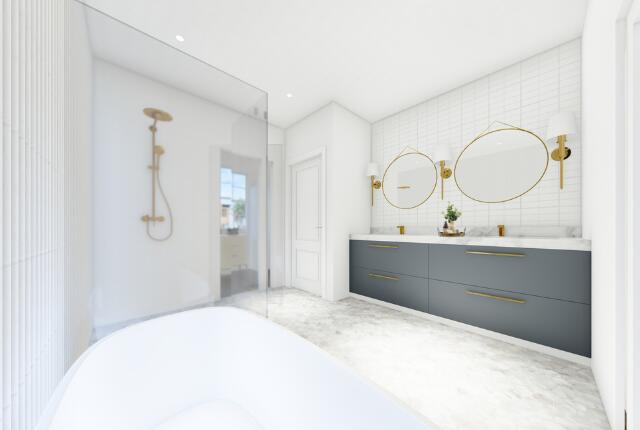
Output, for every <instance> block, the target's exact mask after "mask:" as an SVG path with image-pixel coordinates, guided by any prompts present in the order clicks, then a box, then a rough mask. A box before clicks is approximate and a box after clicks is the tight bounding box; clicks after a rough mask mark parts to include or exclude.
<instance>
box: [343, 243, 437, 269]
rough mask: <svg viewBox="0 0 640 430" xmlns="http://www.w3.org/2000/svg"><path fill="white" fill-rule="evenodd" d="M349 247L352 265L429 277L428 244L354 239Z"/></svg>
mask: <svg viewBox="0 0 640 430" xmlns="http://www.w3.org/2000/svg"><path fill="white" fill-rule="evenodd" d="M349 247H350V250H349V256H350V259H351V261H350V264H351V266H357V267H368V268H371V269H376V270H383V271H387V272H392V273H400V274H404V275H410V276H419V277H422V278H426V277H427V271H428V270H427V264H426V262H427V261H428V259H429V247H428V245H427V244H424V243H405V242H369V241H364V240H352V241H350V243H349Z"/></svg>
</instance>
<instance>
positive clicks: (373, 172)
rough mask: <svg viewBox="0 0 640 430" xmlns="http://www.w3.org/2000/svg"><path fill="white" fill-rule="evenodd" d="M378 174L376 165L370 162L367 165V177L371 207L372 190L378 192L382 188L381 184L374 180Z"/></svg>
mask: <svg viewBox="0 0 640 430" xmlns="http://www.w3.org/2000/svg"><path fill="white" fill-rule="evenodd" d="M379 174H380V171H379V170H378V163H373V162H371V163H369V165H367V176H369V177H370V178H371V207H373V190H379V189H380V187H382V182H380V180H379V179H376V176H378V175H379Z"/></svg>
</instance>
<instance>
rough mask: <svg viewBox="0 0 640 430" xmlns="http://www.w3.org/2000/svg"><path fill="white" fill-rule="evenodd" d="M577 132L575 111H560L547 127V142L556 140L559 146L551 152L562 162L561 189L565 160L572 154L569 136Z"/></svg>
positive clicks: (555, 159) (562, 186)
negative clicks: (568, 140) (568, 142)
mask: <svg viewBox="0 0 640 430" xmlns="http://www.w3.org/2000/svg"><path fill="white" fill-rule="evenodd" d="M576 132H577V127H576V118H575V116H574V115H573V112H559V113H557V114H555V115H554V116H552V117H551V119H550V120H549V126H548V127H547V142H552V141H554V140H555V141H556V142H557V143H558V147H557V148H556V149H554V150H553V151H552V152H551V159H552V160H554V161H558V162H560V189H561V190H562V189H563V188H564V160H566V159H567V158H569V157H570V156H571V149H570V148H568V147H567V145H566V143H567V136H570V135H575V134H576Z"/></svg>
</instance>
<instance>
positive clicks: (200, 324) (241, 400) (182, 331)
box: [38, 307, 434, 430]
mask: <svg viewBox="0 0 640 430" xmlns="http://www.w3.org/2000/svg"><path fill="white" fill-rule="evenodd" d="M205 428H206V429H221V430H258V429H262V430H302V429H305V430H314V429H317V430H339V429H345V430H347V429H349V430H354V429H366V430H389V429H403V430H414V429H415V430H417V429H433V428H434V427H432V426H430V425H428V424H427V423H426V421H424V420H423V419H422V418H420V417H418V416H417V415H415V414H414V413H413V412H411V411H410V410H409V409H407V408H406V407H404V406H403V405H402V404H400V403H399V402H397V401H396V400H395V399H393V398H392V397H390V396H389V395H387V394H386V393H384V392H383V391H382V390H381V389H379V388H377V387H376V386H374V385H373V384H371V383H369V382H367V381H366V380H364V379H363V378H361V377H359V376H357V375H356V374H354V373H353V372H351V371H350V370H349V369H347V368H346V367H345V366H343V365H341V364H340V363H338V362H337V361H335V360H334V359H333V358H332V357H330V356H329V355H328V354H326V353H325V352H323V351H322V350H320V349H319V348H317V347H316V346H314V345H312V344H311V343H309V342H307V341H306V340H304V339H302V338H300V337H298V336H296V335H295V334H292V333H290V332H288V331H287V330H285V329H284V328H282V327H280V326H278V325H276V324H274V323H272V322H270V321H268V320H266V319H264V318H261V317H259V316H256V315H253V314H251V313H249V312H246V311H242V310H238V309H233V308H222V307H221V308H206V309H198V310H193V311H188V312H183V313H179V314H174V315H170V316H166V317H162V318H158V319H154V320H150V321H146V322H143V323H140V324H137V325H134V326H131V327H128V328H126V329H123V330H121V331H119V332H116V333H115V334H113V335H111V336H109V337H107V338H105V339H103V340H102V341H100V342H98V343H97V344H95V345H94V346H92V347H91V348H89V350H87V351H86V352H85V353H84V354H83V355H82V357H80V359H78V361H77V362H76V364H74V366H73V367H72V368H71V369H70V370H69V372H68V373H67V375H66V376H65V378H64V379H63V381H62V382H61V383H60V386H59V387H58V389H57V391H56V393H55V394H54V396H53V398H52V400H51V402H50V404H49V405H48V407H47V410H46V411H45V413H44V415H43V417H42V419H41V422H40V424H39V426H38V429H39V430H45V429H51V430H54V429H55V430H89V429H91V430H102V429H105V430H106V429H109V430H116V429H117V430H127V429H135V430H143V429H161V430H170V429H171V430H178V429H180V430H194V429H198V430H200V429H205Z"/></svg>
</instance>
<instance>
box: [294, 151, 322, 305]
mask: <svg viewBox="0 0 640 430" xmlns="http://www.w3.org/2000/svg"><path fill="white" fill-rule="evenodd" d="M314 158H319V159H320V175H321V179H320V207H321V208H322V209H321V210H320V222H321V224H322V226H323V228H322V231H321V233H320V296H321V297H322V298H323V299H326V298H327V276H326V271H327V168H326V149H325V148H324V147H321V148H317V149H314V150H312V151H309V152H307V153H304V154H301V155H299V156H297V157H295V158H291V159H287V162H286V172H285V176H286V177H285V206H286V210H285V219H284V221H285V285H286V286H288V287H293V285H292V277H293V272H292V269H293V268H292V250H293V231H292V226H293V219H292V216H293V210H292V202H293V196H292V194H291V193H292V188H293V187H292V186H291V183H292V176H293V175H292V172H293V168H294V167H295V166H296V165H298V164H300V163H302V162H305V161H309V160H312V159H314Z"/></svg>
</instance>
